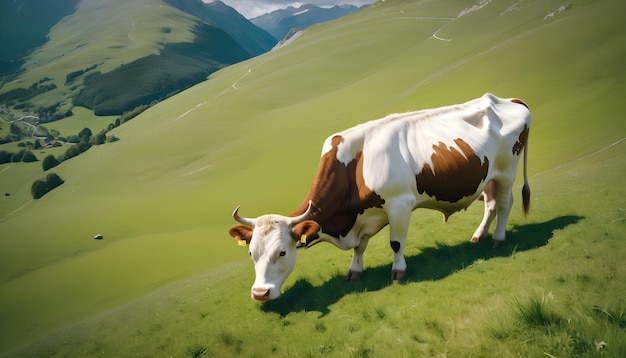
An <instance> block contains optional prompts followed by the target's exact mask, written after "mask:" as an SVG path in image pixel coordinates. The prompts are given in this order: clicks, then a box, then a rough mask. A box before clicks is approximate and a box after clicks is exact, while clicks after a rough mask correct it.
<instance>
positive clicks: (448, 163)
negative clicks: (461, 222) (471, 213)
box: [415, 138, 489, 203]
mask: <svg viewBox="0 0 626 358" xmlns="http://www.w3.org/2000/svg"><path fill="white" fill-rule="evenodd" d="M454 143H456V145H457V146H458V147H459V148H460V149H461V151H460V152H459V150H457V149H456V148H453V147H448V146H447V145H446V144H445V143H443V142H439V144H438V145H433V150H434V153H433V154H432V155H431V157H430V158H431V160H432V162H433V167H432V168H431V167H430V165H429V164H425V165H424V167H423V168H422V171H421V172H420V173H419V174H417V175H416V176H415V179H416V181H417V191H418V192H419V193H420V194H423V193H424V192H425V193H426V194H428V195H430V196H433V197H435V198H436V199H437V200H440V201H447V202H450V203H456V202H457V201H459V200H461V199H463V198H464V197H467V196H471V195H474V194H476V191H477V190H478V186H479V185H480V183H481V182H482V181H483V180H485V178H486V177H487V172H488V171H489V159H488V158H487V157H484V158H483V160H482V163H481V159H480V158H479V157H478V156H477V155H476V153H475V152H474V150H473V149H472V148H471V147H470V146H469V144H467V143H465V141H463V140H462V139H461V138H457V139H455V140H454Z"/></svg>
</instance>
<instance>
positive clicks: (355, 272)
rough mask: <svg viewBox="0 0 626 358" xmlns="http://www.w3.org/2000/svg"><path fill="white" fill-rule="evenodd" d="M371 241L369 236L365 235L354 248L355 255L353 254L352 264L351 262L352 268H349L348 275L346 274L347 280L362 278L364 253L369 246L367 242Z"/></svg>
mask: <svg viewBox="0 0 626 358" xmlns="http://www.w3.org/2000/svg"><path fill="white" fill-rule="evenodd" d="M368 241H369V237H368V236H363V237H362V238H361V241H360V242H359V245H358V246H357V247H355V248H354V255H353V256H352V264H350V270H348V275H347V276H346V280H348V281H356V280H358V279H360V278H361V274H362V273H363V253H364V252H365V249H366V248H367V243H368Z"/></svg>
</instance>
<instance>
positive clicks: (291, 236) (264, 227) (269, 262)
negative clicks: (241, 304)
mask: <svg viewBox="0 0 626 358" xmlns="http://www.w3.org/2000/svg"><path fill="white" fill-rule="evenodd" d="M311 205H312V203H311V202H309V207H308V209H307V210H306V212H305V213H304V214H302V215H300V216H297V217H288V216H282V215H276V214H267V215H262V216H259V217H258V218H255V219H249V218H244V217H241V216H239V214H238V211H239V207H237V209H235V211H234V212H233V218H234V219H235V220H237V221H238V222H240V223H241V224H243V225H237V226H233V227H232V228H231V229H230V231H229V233H230V235H231V236H232V237H234V238H235V239H237V240H239V242H240V243H242V244H250V246H249V249H250V250H249V254H250V257H251V258H252V261H254V270H255V271H256V280H255V281H254V285H252V292H251V295H252V298H255V299H257V300H273V299H275V298H277V297H279V296H280V294H281V292H280V288H281V286H282V285H283V283H284V282H285V280H286V279H287V276H289V274H290V273H291V271H293V268H294V267H295V265H296V247H297V246H298V243H299V242H300V241H301V240H306V237H307V236H312V235H315V234H316V233H317V232H318V231H319V229H320V227H319V225H318V224H317V222H315V221H312V220H307V218H308V216H309V214H310V213H311Z"/></svg>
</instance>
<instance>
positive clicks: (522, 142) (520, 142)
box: [513, 125, 529, 155]
mask: <svg viewBox="0 0 626 358" xmlns="http://www.w3.org/2000/svg"><path fill="white" fill-rule="evenodd" d="M528 132H529V128H528V126H527V125H524V129H523V130H522V132H521V133H520V134H519V138H517V141H516V142H515V144H513V154H515V155H519V154H520V153H521V152H522V150H524V147H526V143H528Z"/></svg>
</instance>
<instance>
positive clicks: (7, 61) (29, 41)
mask: <svg viewBox="0 0 626 358" xmlns="http://www.w3.org/2000/svg"><path fill="white" fill-rule="evenodd" d="M78 2H79V0H58V1H49V0H10V1H2V2H0V48H1V49H2V51H1V52H0V76H5V75H11V74H12V73H15V72H16V71H18V70H19V68H20V66H22V64H23V63H24V60H23V57H24V56H26V55H27V54H28V52H29V51H30V50H32V49H33V48H36V47H39V46H41V45H42V44H43V43H44V42H46V39H47V35H48V32H50V29H51V28H52V26H54V25H55V24H56V23H57V22H59V20H61V19H62V18H64V17H65V16H67V15H70V14H72V13H73V12H74V11H75V10H76V5H77V4H78Z"/></svg>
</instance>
